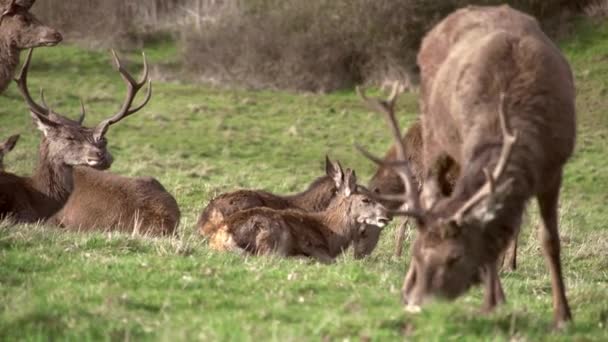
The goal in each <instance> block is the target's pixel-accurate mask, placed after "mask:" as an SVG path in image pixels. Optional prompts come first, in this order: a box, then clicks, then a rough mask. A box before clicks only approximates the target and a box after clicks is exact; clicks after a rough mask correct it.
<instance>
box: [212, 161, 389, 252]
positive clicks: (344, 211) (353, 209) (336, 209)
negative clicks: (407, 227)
mask: <svg viewBox="0 0 608 342" xmlns="http://www.w3.org/2000/svg"><path fill="white" fill-rule="evenodd" d="M388 222H389V218H388V217H387V212H386V209H385V208H384V206H382V204H380V203H379V202H377V201H375V200H373V199H372V198H371V197H370V196H369V195H368V194H367V191H365V190H363V189H362V188H361V187H358V186H357V177H356V175H355V172H354V171H352V170H350V169H347V170H346V172H345V173H344V176H343V178H342V179H341V181H340V184H339V186H338V189H337V192H336V195H335V197H334V198H333V199H332V201H331V203H330V204H329V206H328V207H327V209H325V210H324V211H321V212H316V213H315V212H305V211H302V210H298V209H285V210H276V209H271V208H264V207H259V208H252V209H248V210H244V211H238V212H236V213H234V214H232V215H231V216H229V217H227V218H225V219H224V221H223V223H222V224H221V225H220V227H219V228H218V230H217V232H216V234H215V238H214V239H213V240H211V241H210V246H211V248H213V249H215V250H228V251H236V252H241V253H250V254H277V255H280V256H285V257H287V256H306V257H312V258H315V259H317V260H318V261H320V262H322V263H331V262H333V260H334V259H335V258H336V256H337V255H338V254H339V253H341V252H342V251H344V250H345V249H346V248H348V247H349V245H350V244H351V243H352V241H353V240H355V239H356V236H357V235H358V234H360V230H361V229H365V227H366V225H373V226H377V227H384V226H386V224H387V223H388Z"/></svg>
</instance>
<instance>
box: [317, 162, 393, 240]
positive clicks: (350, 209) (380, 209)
mask: <svg viewBox="0 0 608 342" xmlns="http://www.w3.org/2000/svg"><path fill="white" fill-rule="evenodd" d="M342 174H343V177H342V179H341V180H340V182H339V186H338V191H337V193H336V197H335V199H334V201H333V202H332V204H331V205H330V208H329V209H330V210H331V209H334V210H335V209H336V208H338V209H339V210H336V211H337V215H347V220H348V221H350V222H352V223H353V224H355V225H356V226H357V227H358V228H357V231H356V232H353V233H354V234H355V236H353V239H355V240H356V239H357V235H360V234H361V233H363V232H364V230H365V229H366V225H371V226H375V227H379V228H383V227H384V226H386V225H387V224H388V223H389V222H390V218H389V217H388V213H387V209H386V208H385V207H384V206H383V205H382V204H381V203H380V202H378V201H376V200H375V199H374V198H372V197H371V196H370V195H369V191H367V189H365V188H363V187H362V186H359V185H357V175H356V174H355V171H354V170H351V169H346V172H343V173H342ZM360 248H363V246H362V247H360Z"/></svg>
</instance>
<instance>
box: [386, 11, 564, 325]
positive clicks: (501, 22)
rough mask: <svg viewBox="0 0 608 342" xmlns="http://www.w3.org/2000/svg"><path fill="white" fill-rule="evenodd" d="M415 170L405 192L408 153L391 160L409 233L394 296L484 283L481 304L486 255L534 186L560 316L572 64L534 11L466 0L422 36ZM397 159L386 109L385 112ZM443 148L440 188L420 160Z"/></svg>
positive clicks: (491, 295)
mask: <svg viewBox="0 0 608 342" xmlns="http://www.w3.org/2000/svg"><path fill="white" fill-rule="evenodd" d="M418 64H419V66H420V68H421V79H422V87H421V95H422V97H421V109H422V127H423V141H424V150H423V152H424V153H423V156H424V165H425V176H424V178H423V179H424V185H423V191H422V192H423V194H422V196H419V195H418V194H417V192H416V191H413V189H414V187H415V181H414V179H413V175H412V171H411V170H410V168H409V167H408V165H407V164H399V165H398V166H396V167H395V170H397V171H398V173H399V175H400V176H401V177H402V179H403V180H404V183H405V185H406V186H405V188H406V198H407V201H406V208H403V209H407V210H402V212H401V213H400V214H401V215H406V216H409V217H412V218H414V219H415V221H416V224H417V226H418V234H417V237H416V240H415V242H414V244H413V248H412V262H411V263H410V267H409V271H408V273H407V275H406V278H405V282H404V286H403V299H404V301H405V303H406V304H408V305H409V306H410V307H411V308H415V309H417V308H419V305H422V304H424V303H426V302H428V301H429V299H431V298H433V297H442V298H447V299H453V298H456V297H458V296H460V295H462V294H464V293H465V292H466V291H467V290H468V289H469V287H470V286H471V285H473V284H476V283H478V282H480V281H482V282H483V285H484V290H485V295H484V308H485V309H486V310H491V309H493V308H494V307H495V306H496V305H497V304H500V303H501V302H503V301H504V293H503V292H502V287H501V284H500V279H499V278H498V274H497V267H496V264H497V260H498V258H499V255H500V254H501V253H502V252H503V251H504V249H505V247H506V245H507V244H508V242H509V241H510V240H511V239H512V238H513V237H514V236H515V234H516V228H517V227H519V224H520V221H521V217H522V214H523V211H524V208H525V205H526V202H527V201H528V200H529V199H530V198H531V197H532V196H535V197H536V199H537V200H538V204H539V207H540V214H541V217H542V221H543V226H542V228H541V231H540V239H541V242H542V243H541V245H542V249H543V252H544V254H545V258H546V260H547V265H548V268H549V270H550V272H551V285H552V290H553V308H554V319H555V323H556V325H557V327H561V326H563V325H564V324H565V323H566V322H568V321H570V320H571V319H572V318H571V313H570V308H569V305H568V301H567V299H566V291H565V286H564V282H563V276H562V270H561V263H560V238H559V233H558V199H559V191H560V187H561V181H562V172H563V167H564V164H565V163H566V162H567V160H568V159H569V157H570V156H571V154H572V151H573V149H574V144H575V135H576V118H575V101H574V98H575V91H574V82H573V77H572V72H571V70H570V66H569V64H568V62H567V61H566V59H565V58H564V57H563V56H562V54H561V53H560V51H559V50H558V48H557V47H556V46H555V45H554V44H553V43H552V42H551V40H550V39H549V38H547V36H545V34H544V33H543V32H542V30H541V29H540V26H539V24H538V22H537V21H536V20H535V19H534V18H532V17H530V16H528V15H525V14H523V13H521V12H519V11H516V10H513V9H511V8H510V7H509V6H506V5H504V6H499V7H476V6H469V7H467V8H465V9H461V10H458V11H456V12H454V13H453V14H451V15H449V16H448V17H447V18H445V19H444V20H443V21H442V22H440V23H439V24H438V25H437V26H436V27H435V28H434V29H432V30H431V31H430V32H429V33H428V34H427V35H426V37H425V38H424V40H423V42H422V47H421V49H420V52H419V54H418ZM385 107H386V106H385ZM386 113H387V114H388V115H387V117H388V118H389V121H390V122H391V128H392V132H393V137H394V139H395V142H396V143H397V147H398V154H399V157H398V158H399V160H402V161H404V160H405V151H404V150H405V147H404V146H403V144H402V143H401V141H400V139H399V138H400V134H399V127H398V126H397V125H396V122H395V119H394V114H393V113H391V112H390V111H386ZM442 155H448V156H449V157H451V158H452V159H453V160H455V161H456V162H457V163H458V164H459V165H462V169H461V172H460V176H459V178H458V181H457V183H456V186H455V188H454V191H453V192H452V194H451V195H450V196H449V197H445V196H442V195H441V194H440V193H439V191H436V190H437V188H438V187H437V184H436V181H435V180H434V179H433V177H432V175H431V174H430V173H429V169H430V168H429V165H432V164H433V163H434V161H435V160H437V159H439V158H441V156H442Z"/></svg>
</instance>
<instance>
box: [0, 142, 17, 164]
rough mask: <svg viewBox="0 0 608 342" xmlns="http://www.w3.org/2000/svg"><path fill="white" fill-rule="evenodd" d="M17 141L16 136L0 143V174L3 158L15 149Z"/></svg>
mask: <svg viewBox="0 0 608 342" xmlns="http://www.w3.org/2000/svg"><path fill="white" fill-rule="evenodd" d="M18 140H19V134H16V135H13V136H10V137H9V138H8V139H6V140H5V141H4V142H2V143H0V172H2V171H4V156H5V155H6V154H7V153H9V152H10V151H12V150H13V148H15V145H16V144H17V141H18Z"/></svg>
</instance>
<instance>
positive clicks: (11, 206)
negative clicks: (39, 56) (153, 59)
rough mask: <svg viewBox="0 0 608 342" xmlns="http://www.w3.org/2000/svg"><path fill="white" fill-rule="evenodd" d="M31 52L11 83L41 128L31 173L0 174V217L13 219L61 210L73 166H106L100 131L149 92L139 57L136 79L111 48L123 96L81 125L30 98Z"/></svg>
mask: <svg viewBox="0 0 608 342" xmlns="http://www.w3.org/2000/svg"><path fill="white" fill-rule="evenodd" d="M32 52H33V49H30V50H29V52H28V54H27V58H26V60H25V62H24V64H23V67H22V68H21V71H20V73H19V75H18V77H17V78H16V79H15V82H16V83H17V86H18V88H19V90H20V92H21V95H22V96H23V98H24V99H25V102H26V103H27V105H28V107H29V110H30V112H31V116H32V119H33V120H34V123H35V124H36V126H37V128H38V129H39V130H40V131H41V132H42V133H43V137H42V141H41V143H40V151H39V155H38V166H37V167H36V171H35V173H34V175H33V176H32V177H20V176H17V175H14V174H12V173H0V218H3V217H11V218H12V219H13V220H15V221H17V222H35V221H39V220H46V219H48V218H49V217H51V216H52V215H53V214H55V213H56V212H57V211H58V210H59V209H61V208H62V207H63V205H64V204H65V203H66V201H67V199H68V197H69V196H70V194H71V193H72V191H73V189H74V180H73V168H74V167H75V166H87V167H91V168H95V169H107V168H108V167H110V165H111V164H112V161H113V158H112V155H111V154H110V152H109V151H108V150H107V148H106V145H107V141H106V137H105V136H106V133H107V132H108V128H109V127H110V125H113V124H115V123H117V122H119V121H120V120H122V119H124V118H125V117H127V116H129V115H132V114H134V113H135V112H137V111H138V110H140V109H141V108H143V106H144V105H145V104H146V103H147V102H148V100H149V99H150V96H151V91H152V90H151V84H150V81H149V80H148V73H147V64H146V61H145V56H144V76H143V77H142V81H141V82H137V81H135V80H134V79H133V77H132V76H131V75H130V74H129V73H128V72H127V71H126V70H125V69H124V68H123V67H122V66H121V64H120V60H119V59H118V56H117V55H116V53H114V52H113V56H114V60H115V62H116V65H117V67H118V71H119V73H120V74H121V76H122V77H123V79H124V80H125V81H126V82H127V87H128V88H127V97H126V99H125V102H124V104H123V106H122V108H121V109H120V110H119V111H118V112H117V113H116V114H114V115H113V116H111V117H110V118H108V119H106V120H104V121H102V122H101V123H100V124H99V125H97V126H96V127H95V128H87V127H83V126H81V124H80V122H78V121H74V120H71V119H69V118H67V117H64V116H62V115H59V114H57V113H55V112H54V111H52V110H51V109H49V108H48V106H47V105H46V104H45V102H44V101H42V104H39V103H37V102H36V101H34V99H33V98H32V96H31V95H30V92H29V90H28V87H27V74H28V69H29V66H30V62H31V58H32ZM145 84H148V92H147V95H146V98H145V99H144V101H143V104H141V105H139V106H137V107H135V108H133V99H134V98H135V95H136V94H137V92H138V91H139V90H140V89H141V88H142V87H143V86H144V85H145ZM83 113H84V112H83ZM83 113H81V117H83V116H82V114H83Z"/></svg>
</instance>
